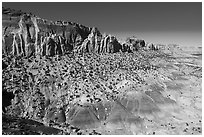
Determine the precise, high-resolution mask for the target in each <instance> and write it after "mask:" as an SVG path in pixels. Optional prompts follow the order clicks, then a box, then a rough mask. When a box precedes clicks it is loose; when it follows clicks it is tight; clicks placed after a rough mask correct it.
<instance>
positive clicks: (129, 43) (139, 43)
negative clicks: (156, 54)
mask: <svg viewBox="0 0 204 137" xmlns="http://www.w3.org/2000/svg"><path fill="white" fill-rule="evenodd" d="M144 47H145V41H144V40H141V39H138V38H136V37H129V38H127V39H126V41H125V43H124V44H123V50H127V51H129V52H130V51H131V52H132V51H138V50H140V49H142V48H144Z"/></svg>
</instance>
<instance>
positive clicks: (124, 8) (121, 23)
mask: <svg viewBox="0 0 204 137" xmlns="http://www.w3.org/2000/svg"><path fill="white" fill-rule="evenodd" d="M2 6H4V7H6V8H12V9H16V10H22V11H25V12H31V13H33V14H35V15H37V16H39V17H41V18H45V19H48V20H53V21H56V20H66V21H72V22H77V23H80V24H83V25H85V26H88V27H97V28H98V29H99V30H100V32H101V33H106V34H112V35H115V36H116V37H117V38H118V39H119V40H120V41H124V40H125V38H126V37H128V36H133V35H134V36H137V37H138V38H141V39H144V40H145V41H147V42H152V43H161V44H179V45H180V46H202V3H201V2H194V3H193V2H191V3H189V2H183V3H179V2H178V3H168V2H163V3H159V2H153V3H151V2H145V3H142V2H134V3H132V2H131V3H130V2H128V3H124V2H117V3H114V2H108V3H107V2H103V3H100V2H95V3H90V2H86V3H82V2H78V3H73V2H72V3H70V2H66V3H62V2H58V3H56V2H46V3H45V2H35V3H31V2H27V3H24V2H20V3H19V2H18V3H15V2H9V3H6V2H3V3H2Z"/></svg>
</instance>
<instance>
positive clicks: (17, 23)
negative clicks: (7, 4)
mask: <svg viewBox="0 0 204 137" xmlns="http://www.w3.org/2000/svg"><path fill="white" fill-rule="evenodd" d="M14 13H15V12H14V11H13V10H10V9H5V8H3V20H2V26H3V41H2V43H3V53H4V54H12V55H18V56H19V55H24V56H31V55H37V54H41V55H51V56H52V55H55V54H63V53H65V52H68V51H71V50H72V49H73V48H74V47H75V46H79V45H81V44H82V42H83V41H84V39H86V38H87V36H88V35H89V33H90V30H91V28H88V27H85V26H83V25H80V24H77V23H68V24H67V23H66V24H63V23H60V24H59V22H56V24H55V23H53V22H51V21H47V20H44V19H41V18H38V17H36V16H34V15H32V14H26V13H23V12H18V14H14ZM14 15H15V16H14ZM11 40H12V44H11V43H9V41H11ZM53 49H54V50H55V51H52V50H53ZM51 51H52V52H53V53H49V52H51Z"/></svg>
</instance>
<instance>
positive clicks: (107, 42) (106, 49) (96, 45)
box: [76, 27, 122, 53]
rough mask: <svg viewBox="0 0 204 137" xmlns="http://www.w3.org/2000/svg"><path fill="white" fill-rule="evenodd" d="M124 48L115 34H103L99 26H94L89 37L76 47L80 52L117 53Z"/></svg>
mask: <svg viewBox="0 0 204 137" xmlns="http://www.w3.org/2000/svg"><path fill="white" fill-rule="evenodd" d="M120 50H122V45H121V44H120V43H119V42H118V40H117V39H116V37H115V36H111V35H104V36H103V35H102V34H101V33H100V32H99V30H98V29H97V28H95V27H94V28H92V30H91V33H90V34H89V36H88V38H87V39H85V40H84V42H83V43H82V45H80V46H79V47H77V48H76V52H80V53H86V52H91V53H115V52H119V51H120Z"/></svg>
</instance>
